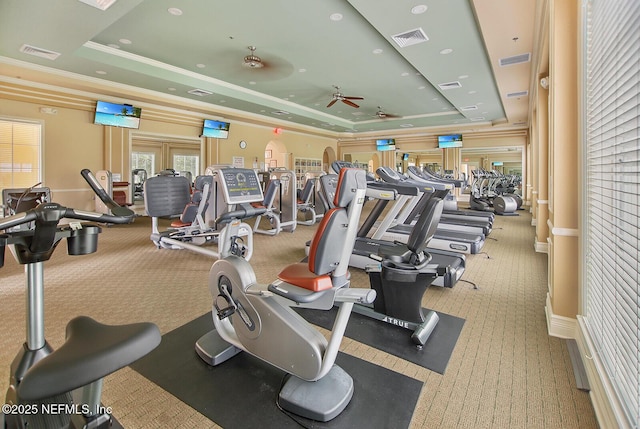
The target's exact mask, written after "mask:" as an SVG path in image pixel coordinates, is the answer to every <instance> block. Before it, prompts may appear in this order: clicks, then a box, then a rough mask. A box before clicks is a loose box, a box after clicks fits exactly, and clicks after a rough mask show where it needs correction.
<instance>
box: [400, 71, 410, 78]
mask: <svg viewBox="0 0 640 429" xmlns="http://www.w3.org/2000/svg"><path fill="white" fill-rule="evenodd" d="M400 76H402V77H405V76H409V73H407V72H404V73H402V74H401V75H400Z"/></svg>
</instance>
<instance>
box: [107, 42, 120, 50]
mask: <svg viewBox="0 0 640 429" xmlns="http://www.w3.org/2000/svg"><path fill="white" fill-rule="evenodd" d="M107 46H108V47H110V48H113V49H120V45H116V44H115V43H109V44H108V45H107Z"/></svg>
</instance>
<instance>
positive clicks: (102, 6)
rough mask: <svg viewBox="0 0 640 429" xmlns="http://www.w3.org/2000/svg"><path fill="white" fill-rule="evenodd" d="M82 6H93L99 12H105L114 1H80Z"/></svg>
mask: <svg viewBox="0 0 640 429" xmlns="http://www.w3.org/2000/svg"><path fill="white" fill-rule="evenodd" d="M80 1H81V2H82V3H84V4H88V5H89V6H93V7H95V8H97V9H100V10H107V9H109V8H110V7H111V5H112V4H114V3H115V2H116V0H80Z"/></svg>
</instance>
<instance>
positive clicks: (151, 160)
mask: <svg viewBox="0 0 640 429" xmlns="http://www.w3.org/2000/svg"><path fill="white" fill-rule="evenodd" d="M155 165H156V155H155V154H154V153H153V152H133V153H131V170H132V171H133V170H139V169H143V170H145V171H146V172H147V176H148V177H151V176H153V175H154V174H156V171H155Z"/></svg>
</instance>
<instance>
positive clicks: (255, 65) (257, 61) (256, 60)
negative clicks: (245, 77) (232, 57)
mask: <svg viewBox="0 0 640 429" xmlns="http://www.w3.org/2000/svg"><path fill="white" fill-rule="evenodd" d="M247 48H248V49H249V51H251V53H250V54H249V55H247V56H246V57H244V61H243V63H242V65H243V66H245V67H248V68H250V69H261V68H262V67H264V63H263V62H262V58H260V57H259V56H257V55H255V51H256V47H255V46H248V47H247Z"/></svg>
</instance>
